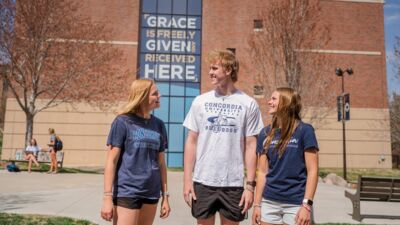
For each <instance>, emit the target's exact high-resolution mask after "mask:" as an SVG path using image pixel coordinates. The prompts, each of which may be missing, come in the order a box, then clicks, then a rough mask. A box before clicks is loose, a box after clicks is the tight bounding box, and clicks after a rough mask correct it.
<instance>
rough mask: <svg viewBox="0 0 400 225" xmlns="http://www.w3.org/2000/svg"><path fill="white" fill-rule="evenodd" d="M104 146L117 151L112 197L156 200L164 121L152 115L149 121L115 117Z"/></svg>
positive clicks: (163, 147) (163, 138)
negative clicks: (118, 153)
mask: <svg viewBox="0 0 400 225" xmlns="http://www.w3.org/2000/svg"><path fill="white" fill-rule="evenodd" d="M107 145H111V146H113V147H118V148H120V149H121V153H120V157H119V159H118V164H117V168H116V173H115V179H114V190H113V192H114V197H134V198H147V199H158V198H160V192H161V175H160V168H159V163H158V160H159V159H158V153H159V152H163V151H164V150H165V149H166V148H168V141H167V132H166V129H165V125H164V122H163V121H161V120H160V119H158V118H157V117H155V116H153V115H151V117H150V119H144V118H141V117H139V116H136V115H135V114H129V115H119V116H117V117H116V118H115V119H114V121H113V123H112V125H111V130H110V133H109V135H108V140H107Z"/></svg>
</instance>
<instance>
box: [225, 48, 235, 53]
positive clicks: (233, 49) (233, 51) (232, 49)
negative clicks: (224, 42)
mask: <svg viewBox="0 0 400 225" xmlns="http://www.w3.org/2000/svg"><path fill="white" fill-rule="evenodd" d="M226 50H228V51H231V52H232V53H233V54H234V55H235V54H236V48H227V49H226Z"/></svg>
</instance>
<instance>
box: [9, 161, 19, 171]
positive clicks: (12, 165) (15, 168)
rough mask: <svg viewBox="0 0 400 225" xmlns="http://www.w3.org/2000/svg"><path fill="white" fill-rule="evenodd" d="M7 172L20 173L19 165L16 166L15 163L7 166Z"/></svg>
mask: <svg viewBox="0 0 400 225" xmlns="http://www.w3.org/2000/svg"><path fill="white" fill-rule="evenodd" d="M7 170H8V172H19V171H20V170H19V168H18V166H17V165H15V163H10V164H8V165H7Z"/></svg>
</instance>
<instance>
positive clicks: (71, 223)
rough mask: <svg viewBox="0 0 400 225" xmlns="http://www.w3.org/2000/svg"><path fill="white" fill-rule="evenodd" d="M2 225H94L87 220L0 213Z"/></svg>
mask: <svg viewBox="0 0 400 225" xmlns="http://www.w3.org/2000/svg"><path fill="white" fill-rule="evenodd" d="M0 224H2V225H96V224H95V223H92V222H90V221H87V220H77V219H72V218H68V217H53V216H39V215H20V214H8V213H0Z"/></svg>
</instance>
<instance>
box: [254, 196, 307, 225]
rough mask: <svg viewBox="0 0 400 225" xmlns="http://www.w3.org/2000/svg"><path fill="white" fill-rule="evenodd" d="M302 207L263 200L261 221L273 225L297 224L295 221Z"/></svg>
mask: <svg viewBox="0 0 400 225" xmlns="http://www.w3.org/2000/svg"><path fill="white" fill-rule="evenodd" d="M300 207H301V205H294V204H283V203H279V202H275V201H271V200H266V199H263V200H262V203H261V221H262V222H266V223H271V224H289V225H291V224H295V222H294V219H295V218H296V214H297V212H298V211H299V209H300Z"/></svg>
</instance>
